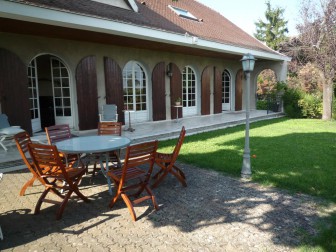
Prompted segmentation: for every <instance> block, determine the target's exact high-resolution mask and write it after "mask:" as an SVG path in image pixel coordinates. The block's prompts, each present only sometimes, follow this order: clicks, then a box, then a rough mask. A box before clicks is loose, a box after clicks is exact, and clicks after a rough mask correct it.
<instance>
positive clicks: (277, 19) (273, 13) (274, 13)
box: [253, 1, 288, 50]
mask: <svg viewBox="0 0 336 252" xmlns="http://www.w3.org/2000/svg"><path fill="white" fill-rule="evenodd" d="M266 6H267V10H266V11H265V18H266V22H264V21H262V20H261V19H259V20H258V21H257V22H255V23H254V24H255V25H256V33H254V34H253V35H254V37H256V38H257V39H259V40H260V41H263V42H266V45H267V46H269V47H270V48H272V49H274V50H278V45H279V44H280V43H281V42H283V41H285V40H286V39H287V36H286V34H287V33H288V28H287V23H288V21H286V20H285V19H284V18H283V13H284V11H285V9H283V8H280V7H276V8H272V7H271V4H270V2H269V1H268V2H266Z"/></svg>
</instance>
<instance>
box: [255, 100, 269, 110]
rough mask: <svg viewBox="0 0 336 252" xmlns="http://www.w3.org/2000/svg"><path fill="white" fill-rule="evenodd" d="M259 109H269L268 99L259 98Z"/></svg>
mask: <svg viewBox="0 0 336 252" xmlns="http://www.w3.org/2000/svg"><path fill="white" fill-rule="evenodd" d="M257 109H258V110H267V100H257Z"/></svg>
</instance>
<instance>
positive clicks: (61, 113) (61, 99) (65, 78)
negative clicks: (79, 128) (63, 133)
mask: <svg viewBox="0 0 336 252" xmlns="http://www.w3.org/2000/svg"><path fill="white" fill-rule="evenodd" d="M50 61H51V79H52V86H53V96H54V112H55V124H69V126H70V128H72V127H73V119H72V111H71V90H70V77H69V72H68V69H67V68H66V66H65V65H64V64H63V63H62V62H61V61H60V60H59V59H57V58H54V57H51V58H50Z"/></svg>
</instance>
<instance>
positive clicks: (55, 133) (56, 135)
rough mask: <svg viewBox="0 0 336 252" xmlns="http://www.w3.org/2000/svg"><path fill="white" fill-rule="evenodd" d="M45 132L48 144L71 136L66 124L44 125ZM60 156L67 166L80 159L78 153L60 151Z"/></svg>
mask: <svg viewBox="0 0 336 252" xmlns="http://www.w3.org/2000/svg"><path fill="white" fill-rule="evenodd" d="M45 132H46V134H47V139H48V143H49V144H50V145H54V144H55V143H57V142H60V141H63V140H66V139H70V138H72V137H73V135H72V134H71V131H70V127H69V125H68V124H58V125H53V126H49V127H45ZM60 156H61V157H62V158H63V162H65V163H67V164H68V166H72V165H73V164H74V163H75V162H77V161H81V160H80V155H78V154H65V153H60Z"/></svg>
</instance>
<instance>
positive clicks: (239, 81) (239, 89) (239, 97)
mask: <svg viewBox="0 0 336 252" xmlns="http://www.w3.org/2000/svg"><path fill="white" fill-rule="evenodd" d="M243 76H244V72H243V70H242V69H240V70H239V71H238V73H237V75H236V88H235V91H236V95H235V110H236V111H238V110H242V107H243V105H242V101H243Z"/></svg>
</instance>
